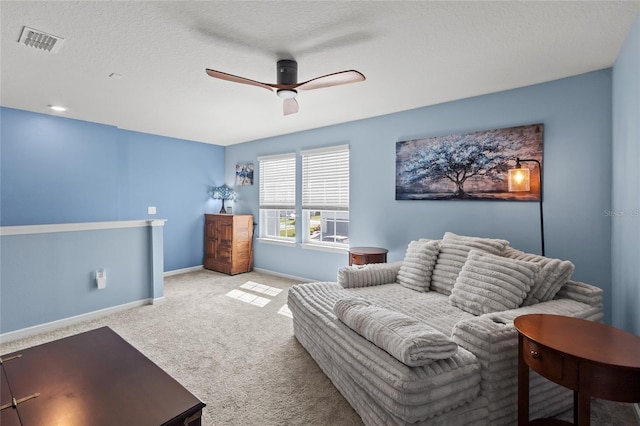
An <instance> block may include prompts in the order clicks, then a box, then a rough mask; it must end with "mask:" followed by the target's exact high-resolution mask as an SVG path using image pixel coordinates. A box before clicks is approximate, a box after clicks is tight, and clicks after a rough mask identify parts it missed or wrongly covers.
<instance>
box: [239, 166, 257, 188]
mask: <svg viewBox="0 0 640 426" xmlns="http://www.w3.org/2000/svg"><path fill="white" fill-rule="evenodd" d="M245 185H253V163H238V164H236V186H245Z"/></svg>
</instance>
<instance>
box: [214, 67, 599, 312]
mask: <svg viewBox="0 0 640 426" xmlns="http://www.w3.org/2000/svg"><path fill="white" fill-rule="evenodd" d="M302 113H304V112H302ZM288 118H289V117H283V118H282V120H286V119H288ZM540 122H541V123H544V126H545V127H544V215H545V216H544V220H545V250H546V255H548V256H551V257H558V258H562V259H569V260H571V261H572V262H573V263H574V264H575V265H576V272H575V274H574V278H575V279H578V280H582V281H586V282H589V283H593V284H595V285H597V286H599V287H601V288H602V289H604V291H605V309H604V310H605V315H606V317H607V319H608V320H609V321H610V318H611V279H610V269H611V246H610V241H611V226H610V219H609V218H606V217H605V216H604V214H603V212H604V211H605V209H608V208H610V205H611V195H610V194H611V70H610V69H607V70H602V71H597V72H593V73H588V74H584V75H580V76H576V77H571V78H566V79H562V80H557V81H553V82H549V83H544V84H538V85H535V86H530V87H524V88H519V89H515V90H510V91H505V92H500V93H495V94H491V95H485V96H479V97H475V98H470V99H464V100H460V101H456V102H450V103H446V104H441V105H436V106H431V107H425V108H419V109H415V110H410V111H405V112H401V113H396V114H391V115H386V116H381V117H376V118H371V119H366V120H361V121H356V122H350V123H345V124H340V125H335V126H330V127H324V128H319V129H314V130H309V131H305V132H300V133H295V134H289V135H285V136H279V137H273V138H268V139H263V140H259V141H253V142H248V143H244V144H238V145H233V146H229V147H227V148H226V159H225V161H226V165H225V170H226V180H227V182H233V173H234V170H235V164H236V163H238V162H254V163H255V164H256V174H255V176H256V180H255V185H254V186H244V187H240V188H238V192H239V199H238V201H237V202H236V203H235V206H234V208H235V209H236V210H234V211H236V212H242V213H251V214H253V215H254V217H255V218H256V220H257V217H258V216H257V214H258V212H259V208H258V188H259V173H258V172H259V170H258V163H257V157H258V156H261V155H269V154H277V153H283V152H298V153H299V151H300V150H301V149H309V148H315V147H321V146H331V145H338V144H345V143H348V144H349V145H350V149H351V153H350V155H351V165H350V168H351V190H350V192H351V205H350V217H351V222H350V239H351V245H357V246H360V245H373V246H382V247H386V248H388V249H389V260H390V261H395V260H401V259H402V258H403V257H404V252H405V249H406V246H407V244H408V242H409V241H410V240H411V239H414V238H419V237H430V238H439V237H441V236H442V235H443V234H444V232H445V231H453V232H456V233H460V234H466V235H476V236H485V237H495V238H504V239H507V240H509V241H511V244H512V246H514V247H516V248H519V249H521V250H525V251H530V252H537V253H539V252H540V228H539V215H538V211H539V210H538V204H537V203H531V202H500V201H487V202H481V201H396V200H395V146H396V142H398V141H403V140H407V139H415V138H423V137H429V136H438V135H447V134H451V133H460V132H468V131H475V130H487V129H493V128H501V127H509V126H515V125H521V124H529V123H540ZM298 163H299V161H298ZM299 175H300V174H299V173H298V176H299ZM298 183H299V182H298ZM298 192H299V189H298ZM299 232H300V229H298V233H299ZM347 263H348V259H347V256H346V255H344V254H336V253H328V252H319V251H313V250H308V249H302V248H300V247H295V248H291V247H284V246H278V245H272V244H265V243H257V244H256V246H255V265H256V267H258V268H265V269H269V270H273V271H277V272H280V273H284V274H290V275H295V276H300V277H308V278H312V279H318V280H335V276H336V270H337V268H338V267H340V266H343V265H346V264H347Z"/></svg>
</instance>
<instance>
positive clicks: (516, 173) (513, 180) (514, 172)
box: [509, 167, 530, 192]
mask: <svg viewBox="0 0 640 426" xmlns="http://www.w3.org/2000/svg"><path fill="white" fill-rule="evenodd" d="M529 182H530V181H529V169H527V168H525V167H516V168H514V169H509V192H519V191H529V190H530V185H529Z"/></svg>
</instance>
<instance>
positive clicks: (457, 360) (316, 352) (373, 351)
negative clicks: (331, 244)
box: [288, 233, 603, 426]
mask: <svg viewBox="0 0 640 426" xmlns="http://www.w3.org/2000/svg"><path fill="white" fill-rule="evenodd" d="M573 270H574V266H573V264H571V262H568V261H562V260H558V259H551V258H547V257H542V256H538V255H535V254H528V253H523V252H521V251H518V250H515V249H513V248H511V247H509V245H508V242H507V241H504V240H495V239H487V238H474V237H466V236H459V235H455V234H453V233H446V234H445V235H444V237H443V238H442V239H441V240H428V239H422V240H417V241H412V242H411V243H410V244H409V246H408V248H407V253H406V255H405V258H404V260H403V261H400V262H395V263H389V264H370V265H364V266H351V267H343V268H340V269H339V271H338V280H337V282H315V283H307V284H299V285H296V286H293V287H292V288H291V289H290V290H289V296H288V304H289V308H290V309H291V312H292V314H293V327H294V334H295V337H296V338H297V339H298V341H299V342H300V343H301V344H302V346H303V347H304V348H305V349H306V350H307V351H308V352H309V354H310V355H311V356H312V357H313V358H314V360H315V361H316V362H317V363H318V365H319V366H320V367H321V368H322V370H323V371H324V373H325V374H326V375H327V376H328V377H329V378H330V379H331V381H332V382H333V384H334V385H335V387H336V388H337V389H338V390H339V391H340V392H341V393H342V395H343V396H344V397H345V398H346V399H347V401H348V402H349V403H350V404H351V406H352V407H353V408H354V409H355V410H356V412H357V413H358V414H359V415H360V417H362V420H363V421H364V423H365V424H367V425H405V424H418V425H421V424H424V425H447V426H455V425H492V426H493V425H512V424H515V423H516V418H517V354H518V345H517V332H516V330H515V328H514V326H513V320H514V319H515V318H516V317H518V316H520V315H523V314H529V313H549V314H560V315H567V316H573V317H579V318H584V319H589V320H593V321H601V320H602V318H603V314H602V290H601V289H599V288H598V287H595V286H592V285H589V284H585V283H580V282H576V281H572V280H571V279H570V277H571V275H572V273H573ZM530 400H531V405H530V413H531V418H538V417H546V416H552V415H555V414H557V413H559V412H562V411H564V410H566V409H568V408H570V407H571V405H572V401H573V399H572V394H571V392H570V391H568V390H567V389H564V388H562V387H560V386H558V385H555V384H553V383H551V382H549V381H547V380H546V379H543V378H542V377H540V376H538V375H537V374H535V373H531V391H530Z"/></svg>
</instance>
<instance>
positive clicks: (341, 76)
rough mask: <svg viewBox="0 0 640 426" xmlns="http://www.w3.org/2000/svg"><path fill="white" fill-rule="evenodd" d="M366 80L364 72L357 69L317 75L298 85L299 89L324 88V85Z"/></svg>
mask: <svg viewBox="0 0 640 426" xmlns="http://www.w3.org/2000/svg"><path fill="white" fill-rule="evenodd" d="M364 80H366V78H365V76H364V74H362V73H361V72H358V71H356V70H349V71H340V72H334V73H333V74H327V75H323V76H322V77H316V78H313V79H311V80H309V81H305V82H304V83H300V84H299V85H298V86H296V89H297V90H313V89H322V88H324V87H331V86H338V85H340V84H347V83H357V82H359V81H364Z"/></svg>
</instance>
